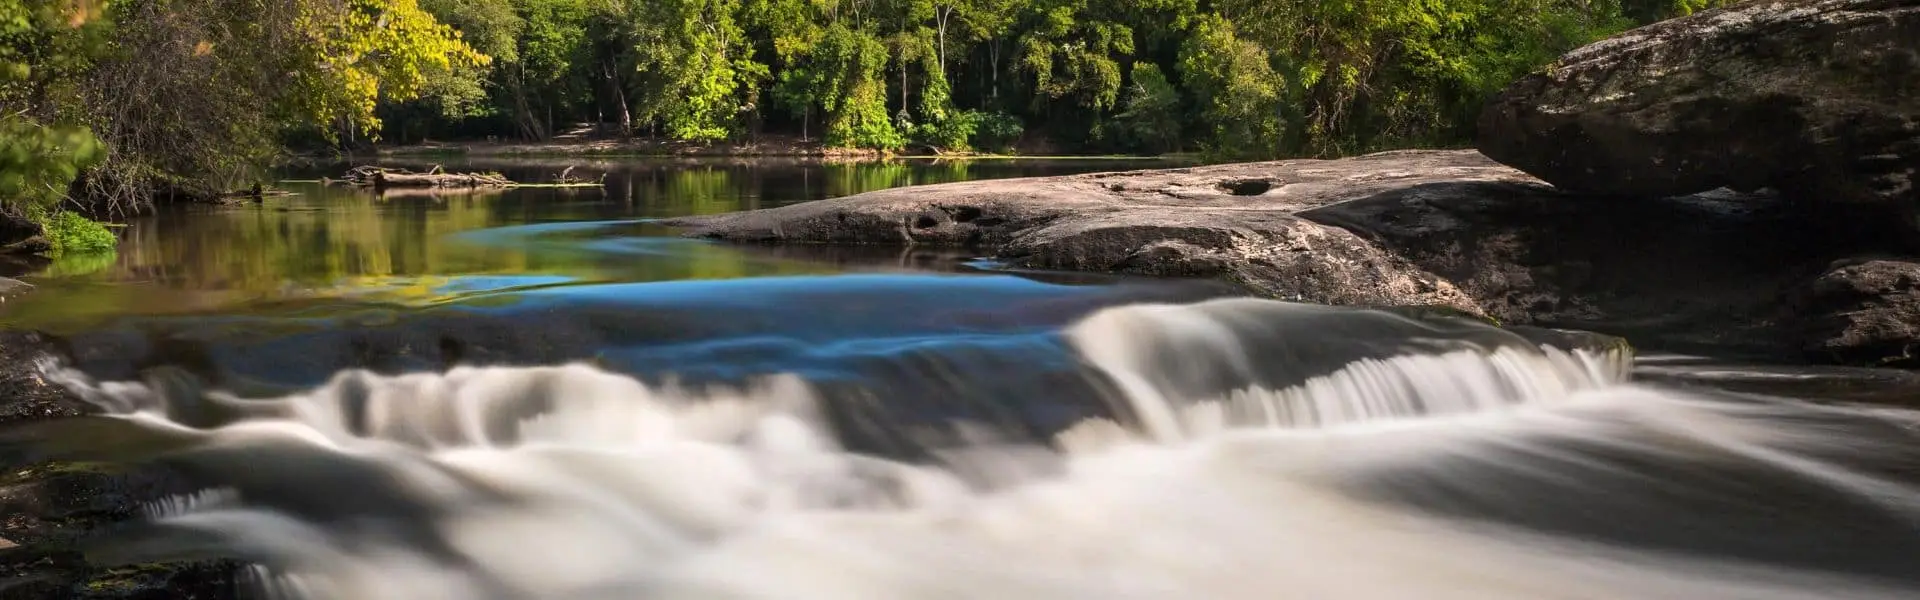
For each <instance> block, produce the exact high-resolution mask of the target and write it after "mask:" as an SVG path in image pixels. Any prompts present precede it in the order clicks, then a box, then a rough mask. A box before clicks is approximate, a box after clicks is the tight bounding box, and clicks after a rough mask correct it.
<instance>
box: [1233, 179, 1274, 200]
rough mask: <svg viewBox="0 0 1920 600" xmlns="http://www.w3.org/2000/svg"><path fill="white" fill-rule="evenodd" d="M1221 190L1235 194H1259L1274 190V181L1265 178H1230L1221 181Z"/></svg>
mask: <svg viewBox="0 0 1920 600" xmlns="http://www.w3.org/2000/svg"><path fill="white" fill-rule="evenodd" d="M1220 190H1221V191H1224V192H1226V193H1228V194H1232V195H1235V196H1258V195H1261V194H1265V193H1267V192H1269V191H1272V190H1273V182H1271V181H1267V180H1265V179H1229V180H1227V181H1222V182H1220Z"/></svg>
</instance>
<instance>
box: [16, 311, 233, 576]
mask: <svg viewBox="0 0 1920 600" xmlns="http://www.w3.org/2000/svg"><path fill="white" fill-rule="evenodd" d="M55 350H56V348H55V347H54V344H53V343H52V342H51V340H48V339H46V338H44V337H42V336H39V335H36V334H31V333H22V332H15V331H0V433H11V432H14V431H19V430H21V428H23V427H28V426H30V425H31V424H33V423H36V422H44V421H46V420H48V419H55V418H73V417H77V416H79V415H82V414H85V413H86V412H87V411H86V409H85V408H84V405H83V404H82V403H81V402H80V401H79V400H78V399H75V398H72V397H71V396H69V395H68V394H67V393H66V392H65V391H64V390H62V389H60V388H59V387H58V386H55V385H52V384H50V383H49V382H47V381H46V380H45V379H44V378H43V377H41V375H40V369H39V367H38V365H37V362H38V360H39V359H40V357H41V356H43V355H45V354H46V353H48V352H52V351H55ZM0 437H7V436H0ZM7 450H8V448H6V447H5V446H4V445H0V599H6V600H13V599H16V598H17V599H21V600H29V599H33V600H38V599H43V598H45V599H52V598H88V599H102V600H104V599H110V598H111V599H126V598H203V599H215V598H233V597H235V593H234V592H235V590H236V589H237V584H236V582H235V579H234V573H235V572H236V568H237V567H236V566H235V565H232V564H223V563H203V564H188V565H140V566H136V567H128V568H118V569H100V568H96V567H94V566H92V565H89V564H88V563H87V562H86V561H85V560H84V559H83V558H82V557H81V555H80V553H79V552H78V551H77V550H76V549H75V544H76V543H77V542H79V541H80V540H83V539H85V538H87V537H88V536H90V535H92V534H94V533H96V532H98V531H101V530H102V529H103V528H107V527H111V526H112V525H114V524H116V523H120V522H123V521H126V520H129V519H133V518H136V517H137V516H138V515H139V514H140V508H141V507H142V506H143V505H145V504H146V503H148V502H151V501H154V500H158V499H160V498H163V497H167V496H170V495H175V494H183V493H188V492H192V491H195V490H193V489H192V488H191V487H187V486H185V485H184V483H183V482H182V480H181V479H180V478H179V477H177V476H175V475H174V474H172V473H170V472H168V471H165V470H162V469H158V468H137V469H133V470H131V471H126V472H116V471H107V470H100V469H95V468H91V467H87V466H85V465H80V464H59V463H36V462H24V463H23V462H20V461H18V460H17V459H18V458H19V457H18V456H17V455H13V454H9V453H8V452H7Z"/></svg>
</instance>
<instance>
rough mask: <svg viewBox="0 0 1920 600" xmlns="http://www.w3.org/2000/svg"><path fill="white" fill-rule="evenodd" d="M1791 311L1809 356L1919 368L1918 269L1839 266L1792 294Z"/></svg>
mask: <svg viewBox="0 0 1920 600" xmlns="http://www.w3.org/2000/svg"><path fill="white" fill-rule="evenodd" d="M1794 301H1795V303H1794V304H1793V305H1792V306H1791V307H1790V309H1791V310H1793V311H1794V312H1797V313H1801V314H1808V315H1813V318H1808V319H1805V320H1804V321H1803V323H1802V326H1801V328H1800V330H1799V332H1798V333H1799V335H1800V343H1801V344H1802V346H1803V347H1804V348H1805V349H1806V350H1807V351H1808V352H1810V353H1814V354H1817V355H1827V356H1829V357H1830V358H1832V359H1834V360H1835V361H1838V362H1847V363H1859V364H1878V365H1897V366H1907V367H1920V263H1915V262H1905V261H1897V260H1861V261H1844V262H1841V263H1838V264H1836V265H1834V267H1833V268H1832V269H1831V270H1829V271H1827V272H1826V273H1824V274H1822V275H1821V276H1820V277H1819V278H1817V279H1814V280H1813V281H1812V282H1811V283H1809V284H1807V285H1806V286H1805V287H1803V288H1801V289H1800V290H1798V293H1797V294H1796V297H1795V298H1794Z"/></svg>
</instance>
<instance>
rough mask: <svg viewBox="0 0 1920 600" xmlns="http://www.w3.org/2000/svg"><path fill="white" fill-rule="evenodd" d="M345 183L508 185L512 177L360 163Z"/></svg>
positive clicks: (379, 186)
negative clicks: (420, 171) (427, 170)
mask: <svg viewBox="0 0 1920 600" xmlns="http://www.w3.org/2000/svg"><path fill="white" fill-rule="evenodd" d="M340 181H341V182H342V183H346V184H348V185H356V186H361V187H372V188H374V189H386V188H443V187H450V188H483V187H508V186H511V185H513V184H514V183H513V181H512V180H509V179H507V178H506V177H504V176H501V175H500V174H499V173H442V172H440V167H434V168H433V170H432V171H429V172H426V173H415V172H412V171H408V170H406V169H393V168H387V167H374V166H360V167H354V168H353V169H351V170H348V171H347V174H346V175H345V176H343V177H341V178H340Z"/></svg>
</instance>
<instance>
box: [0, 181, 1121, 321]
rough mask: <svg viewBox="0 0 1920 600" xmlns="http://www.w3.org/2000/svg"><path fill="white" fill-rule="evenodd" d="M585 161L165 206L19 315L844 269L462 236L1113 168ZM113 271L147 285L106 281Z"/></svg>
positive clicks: (735, 253) (59, 274)
mask: <svg viewBox="0 0 1920 600" xmlns="http://www.w3.org/2000/svg"><path fill="white" fill-rule="evenodd" d="M583 164H585V165H586V166H580V167H578V169H577V170H576V171H575V173H576V174H577V175H581V176H585V177H597V176H599V175H600V174H601V173H605V174H606V175H607V177H606V179H605V182H606V184H607V186H606V188H605V189H604V190H600V189H556V188H523V189H516V190H507V191H500V190H489V191H485V192H479V193H475V192H445V191H441V192H437V193H432V194H427V195H421V196H412V195H392V194H390V195H388V196H386V197H383V198H382V197H375V196H373V195H370V194H368V193H366V192H363V191H360V190H355V189H347V188H338V187H324V186H320V185H317V184H288V185H287V186H286V187H288V188H289V189H291V190H293V191H297V192H299V194H300V195H297V196H291V197H287V198H284V199H275V200H272V201H269V202H268V203H267V204H266V205H264V206H254V205H247V206H242V207H230V208H221V209H202V210H197V211H195V212H190V213H169V214H164V215H159V216H155V217H150V218H149V219H148V221H147V222H145V223H143V224H136V226H135V227H133V228H131V229H130V230H129V231H128V232H127V238H126V240H125V241H124V242H123V243H122V245H121V247H120V256H119V257H118V259H117V260H115V259H113V258H111V257H106V258H95V259H93V260H92V261H91V262H88V263H87V264H79V263H77V262H76V263H73V264H68V265H65V267H64V268H60V269H57V270H56V271H54V272H48V273H43V274H42V277H45V278H47V279H50V280H53V281H51V282H49V283H53V284H55V285H58V286H60V287H62V288H63V289H62V291H61V292H60V293H58V294H53V293H46V294H34V295H29V296H27V297H24V298H22V299H19V300H16V301H14V302H10V303H9V305H8V306H7V310H6V318H7V319H8V320H9V321H20V322H26V321H40V322H46V321H47V320H48V319H67V318H76V317H86V316H88V315H102V316H104V315H113V314H124V313H147V314H152V313H156V312H175V311H183V310H205V309H212V308H216V307H220V306H231V305H233V304H234V303H237V302H247V301H252V300H259V299H286V298H301V297H312V296H316V295H322V296H332V295H340V294H346V293H353V294H356V295H371V296H374V297H380V298H385V299H392V300H396V301H403V302H417V301H431V300H434V299H438V298H442V297H444V296H445V295H446V291H445V290H446V287H447V284H448V283H449V282H451V281H453V280H452V279H451V278H453V277H458V276H465V275H564V276H567V277H570V278H574V279H580V280H588V281H616V280H617V281H665V280H675V279H718V278H730V277H743V276H753V275H771V274H797V273H818V272H829V271H835V270H838V267H835V266H834V265H833V261H827V260H819V259H806V258H798V257H793V258H780V257H777V256H775V255H772V254H768V253H764V252H762V253H754V252H741V251H739V250H737V249H734V248H729V247H725V246H719V245H706V244H687V245H685V246H674V247H673V249H672V254H671V255H669V256H658V255H650V256H638V255H623V254H608V253H603V252H594V251H589V250H587V249H585V248H582V247H581V246H580V244H579V243H577V242H579V241H581V239H580V238H578V237H573V238H569V237H566V236H561V237H559V238H557V239H544V238H543V239H540V240H533V241H528V242H527V243H525V244H520V245H512V244H510V245H505V246H502V245H480V244H469V243H463V242H460V241H457V240H451V239H448V238H449V236H452V235H453V234H457V233H460V232H466V231H473V230H479V229H487V228H493V227H502V226H508V225H520V224H527V223H540V222H557V221H590V220H609V219H625V218H632V217H636V216H642V217H663V216H675V215H689V214H716V213H724V212H732V211H737V210H749V209H755V208H765V207H771V206H779V205H783V204H791V203H794V202H799V201H803V200H812V199H818V198H824V197H831V196H842V195H850V194H857V193H861V192H867V191H873V190H878V189H885V188H890V187H897V186H903V185H920V184H929V183H943V182H949V181H961V180H967V179H979V178H994V177H1010V176H1023V175H1043V174H1062V173H1068V172H1084V171H1093V170H1109V169H1111V168H1113V167H1114V165H1111V164H1105V165H1103V164H1100V163H1093V162H1051V163H1016V162H1005V161H1000V162H967V161H957V162H954V161H918V160H902V161H886V162H852V163H837V164H829V163H824V162H817V161H816V162H793V161H788V162H775V161H762V162H754V161H714V162H711V163H699V162H688V161H685V160H665V161H643V160H635V161H622V162H611V163H609V162H598V163H583ZM1136 164H1137V163H1136ZM569 166H575V165H574V164H572V163H571V162H570V161H562V162H555V163H553V164H540V165H538V167H537V168H534V167H525V168H521V169H518V170H512V171H509V174H510V176H512V177H515V178H519V179H522V180H527V181H539V180H542V178H543V177H544V176H543V175H542V173H548V172H549V171H550V172H552V173H558V172H560V170H562V169H565V168H567V167H569ZM1127 166H1129V167H1131V166H1134V165H1127ZM1103 167H1104V168H1103ZM449 168H454V167H449ZM642 233H644V234H646V235H672V232H670V231H664V230H657V229H647V230H645V231H644V232H641V231H638V230H635V231H632V232H620V233H615V234H612V235H639V234H642ZM569 240H572V241H573V242H576V243H568V242H569ZM90 282H91V283H90ZM100 282H114V283H118V284H133V285H95V284H94V283H100Z"/></svg>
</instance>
